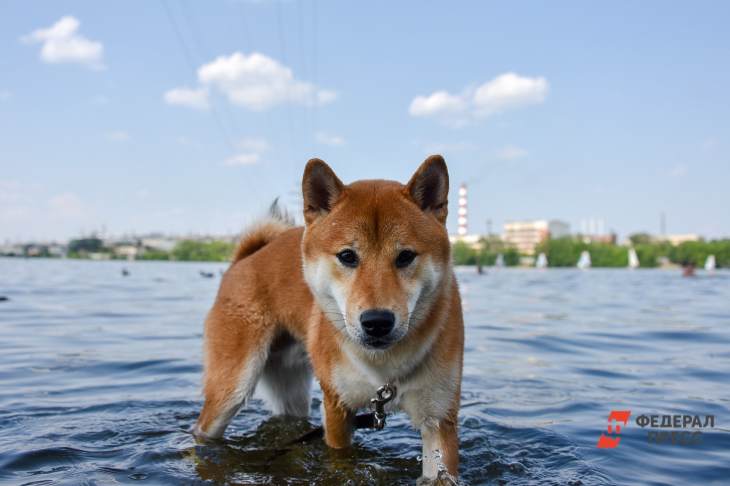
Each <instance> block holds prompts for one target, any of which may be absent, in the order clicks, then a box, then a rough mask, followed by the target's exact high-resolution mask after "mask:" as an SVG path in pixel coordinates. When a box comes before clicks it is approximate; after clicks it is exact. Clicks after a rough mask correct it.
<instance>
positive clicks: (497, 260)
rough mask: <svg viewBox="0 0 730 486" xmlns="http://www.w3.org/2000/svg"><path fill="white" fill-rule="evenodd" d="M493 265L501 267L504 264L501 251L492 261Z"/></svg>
mask: <svg viewBox="0 0 730 486" xmlns="http://www.w3.org/2000/svg"><path fill="white" fill-rule="evenodd" d="M494 266H495V267H503V266H504V255H502V254H501V253H500V254H498V255H497V259H496V260H495V261H494Z"/></svg>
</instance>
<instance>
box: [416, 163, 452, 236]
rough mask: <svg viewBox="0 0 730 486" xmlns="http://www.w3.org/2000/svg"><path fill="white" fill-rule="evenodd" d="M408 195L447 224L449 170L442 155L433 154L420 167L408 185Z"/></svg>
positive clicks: (424, 209)
mask: <svg viewBox="0 0 730 486" xmlns="http://www.w3.org/2000/svg"><path fill="white" fill-rule="evenodd" d="M406 191H407V192H408V195H409V196H410V197H411V199H413V201H415V203H416V204H418V206H419V207H420V208H421V209H422V210H423V211H425V212H430V213H432V214H433V215H434V216H435V217H436V219H438V220H439V221H440V222H441V223H442V224H446V216H447V215H448V197H449V170H448V169H447V168H446V162H445V161H444V158H443V157H442V156H440V155H432V156H430V157H429V158H427V159H426V160H425V161H424V162H423V163H422V164H421V166H420V167H419V168H418V170H417V171H416V173H415V174H413V177H411V180H410V181H408V184H407V185H406Z"/></svg>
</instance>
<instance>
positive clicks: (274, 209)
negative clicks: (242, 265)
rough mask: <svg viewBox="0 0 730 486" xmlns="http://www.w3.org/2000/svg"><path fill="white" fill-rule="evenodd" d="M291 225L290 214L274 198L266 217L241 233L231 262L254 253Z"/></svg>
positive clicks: (292, 225)
mask: <svg viewBox="0 0 730 486" xmlns="http://www.w3.org/2000/svg"><path fill="white" fill-rule="evenodd" d="M293 227H294V221H293V220H292V218H291V216H289V215H288V214H287V213H286V211H282V210H281V208H279V199H278V198H277V199H274V202H273V203H272V204H271V206H270V207H269V215H268V217H267V218H266V219H264V220H263V221H261V222H259V223H257V224H255V225H253V226H251V227H250V228H248V229H246V230H245V231H244V232H243V234H242V235H241V240H240V241H239V242H238V246H237V247H236V251H235V252H234V253H233V260H232V261H231V264H233V263H236V262H237V261H239V260H243V259H244V258H246V257H247V256H249V255H252V254H254V253H256V252H257V251H258V250H260V249H261V248H263V247H264V246H266V245H267V244H268V243H269V242H270V241H271V240H273V239H274V238H276V237H277V236H279V235H280V234H281V233H283V232H284V231H286V230H288V229H290V228H293Z"/></svg>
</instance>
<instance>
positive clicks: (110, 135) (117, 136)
mask: <svg viewBox="0 0 730 486" xmlns="http://www.w3.org/2000/svg"><path fill="white" fill-rule="evenodd" d="M106 138H107V139H108V140H111V141H113V142H126V141H128V140H130V139H131V138H132V137H131V136H130V135H129V133H127V132H125V131H124V130H112V131H111V132H107V133H106Z"/></svg>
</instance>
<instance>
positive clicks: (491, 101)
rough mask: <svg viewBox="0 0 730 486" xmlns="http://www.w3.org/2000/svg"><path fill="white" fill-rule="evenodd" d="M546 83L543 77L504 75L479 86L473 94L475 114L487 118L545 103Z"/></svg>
mask: <svg viewBox="0 0 730 486" xmlns="http://www.w3.org/2000/svg"><path fill="white" fill-rule="evenodd" d="M547 93H548V82H547V80H546V79H545V78H543V77H538V78H528V77H524V76H520V75H518V74H515V73H506V74H502V75H500V76H497V77H496V78H494V79H493V80H491V81H489V82H487V83H484V84H483V85H481V86H479V87H478V88H477V89H476V91H475V92H474V105H475V108H476V111H477V114H478V115H480V116H488V115H491V114H492V113H498V112H500V111H505V110H508V109H511V108H518V107H521V106H527V105H535V104H539V103H542V102H543V101H545V97H546V96H547Z"/></svg>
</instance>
